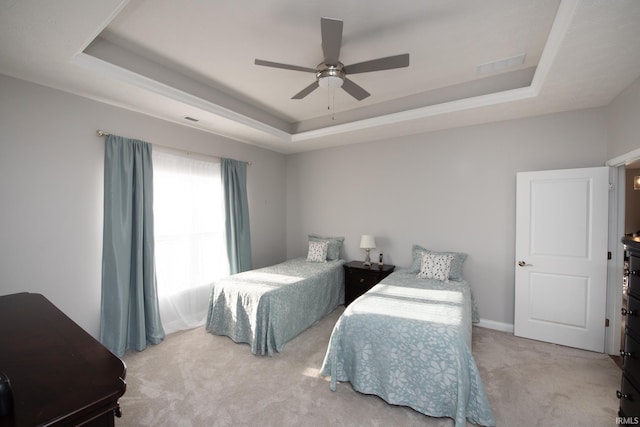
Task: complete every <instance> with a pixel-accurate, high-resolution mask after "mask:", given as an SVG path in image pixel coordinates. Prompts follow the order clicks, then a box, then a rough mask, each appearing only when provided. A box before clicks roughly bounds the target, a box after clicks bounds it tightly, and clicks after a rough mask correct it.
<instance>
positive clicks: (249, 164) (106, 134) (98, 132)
mask: <svg viewBox="0 0 640 427" xmlns="http://www.w3.org/2000/svg"><path fill="white" fill-rule="evenodd" d="M96 135H98V136H109V135H111V134H110V133H109V132H105V131H103V130H100V129H98V130H97V131H96ZM151 145H154V144H151ZM160 147H164V146H163V145H160ZM165 148H169V149H171V150H177V151H182V152H183V153H187V154H191V152H189V151H185V150H181V149H179V148H173V147H165ZM212 157H215V156H212ZM245 163H246V164H247V165H248V166H251V165H252V164H253V162H251V161H248V162H247V161H245Z"/></svg>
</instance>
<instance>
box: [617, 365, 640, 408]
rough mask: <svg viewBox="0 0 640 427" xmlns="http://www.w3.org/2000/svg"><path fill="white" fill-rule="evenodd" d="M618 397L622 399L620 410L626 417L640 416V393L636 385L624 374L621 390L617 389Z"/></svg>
mask: <svg viewBox="0 0 640 427" xmlns="http://www.w3.org/2000/svg"><path fill="white" fill-rule="evenodd" d="M616 394H617V396H618V399H620V412H621V414H624V415H623V416H625V417H637V416H640V393H638V389H637V388H636V386H635V385H634V384H633V383H632V382H631V381H630V380H629V379H628V378H627V376H626V375H624V374H623V375H622V384H621V386H620V390H618V391H617V393H616Z"/></svg>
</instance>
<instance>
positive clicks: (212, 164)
mask: <svg viewBox="0 0 640 427" xmlns="http://www.w3.org/2000/svg"><path fill="white" fill-rule="evenodd" d="M153 181H154V182H153V186H154V187H153V193H154V194H153V197H154V201H153V206H154V224H155V255H156V273H157V283H158V300H159V303H160V316H161V318H162V325H163V327H164V329H165V333H171V332H174V331H177V330H181V329H188V328H193V327H196V326H199V325H202V324H204V321H205V318H206V313H207V308H208V300H209V289H210V285H211V283H212V282H214V281H215V280H217V279H219V278H220V277H222V276H225V275H227V274H229V264H228V260H227V253H226V243H225V221H224V199H223V190H222V183H221V176H220V162H219V161H218V160H216V159H209V158H206V159H205V158H202V157H197V156H190V155H187V154H182V153H174V152H171V151H167V150H163V149H157V148H156V147H154V150H153Z"/></svg>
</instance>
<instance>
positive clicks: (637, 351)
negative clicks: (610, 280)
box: [617, 236, 640, 424]
mask: <svg viewBox="0 0 640 427" xmlns="http://www.w3.org/2000/svg"><path fill="white" fill-rule="evenodd" d="M622 243H623V244H624V248H625V251H626V256H627V257H628V268H627V270H626V271H625V275H626V276H627V277H626V279H627V300H626V302H627V303H626V307H623V308H622V316H623V317H624V320H623V321H624V322H625V324H626V326H625V334H624V348H623V349H622V350H621V351H620V355H621V356H622V357H623V362H622V384H621V386H620V390H618V391H617V395H618V398H619V399H620V410H619V413H618V415H619V416H620V417H622V418H623V421H624V420H627V419H628V420H632V419H633V420H635V419H640V418H635V417H640V238H638V237H631V236H625V237H623V238H622ZM623 424H624V423H623Z"/></svg>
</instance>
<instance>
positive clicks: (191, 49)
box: [0, 0, 640, 153]
mask: <svg viewBox="0 0 640 427" xmlns="http://www.w3.org/2000/svg"><path fill="white" fill-rule="evenodd" d="M321 17H330V18H335V19H340V20H342V21H344V31H343V41H342V49H341V52H340V60H341V62H343V63H344V64H345V65H349V64H353V63H357V62H361V61H366V60H370V59H376V58H380V57H385V56H391V55H396V54H402V53H409V54H410V57H411V59H410V65H409V67H407V68H401V69H395V70H386V71H378V72H372V73H363V74H357V75H353V76H350V77H349V78H350V79H351V80H353V81H354V82H355V83H357V84H358V85H360V86H362V87H363V88H365V89H366V90H367V91H369V92H370V93H371V96H370V97H368V98H366V99H364V100H363V101H357V100H355V99H354V98H352V97H351V96H350V95H348V94H347V93H346V92H344V91H342V90H337V91H335V92H329V91H327V90H326V89H322V88H319V89H317V90H315V91H314V92H312V93H311V94H310V95H309V96H307V97H306V98H304V99H302V100H292V99H291V97H292V96H293V95H294V94H296V93H297V92H299V91H300V90H302V89H303V88H304V87H306V86H307V85H309V84H310V83H312V82H313V81H314V79H315V76H314V75H313V74H312V73H305V72H299V71H291V70H284V69H276V68H268V67H261V66H257V65H255V64H254V59H256V58H258V59H263V60H267V61H274V62H280V63H286V64H292V65H299V66H303V67H308V68H315V67H316V65H317V64H318V63H320V62H322V59H323V58H322V49H321V46H320V18H321ZM520 54H524V55H525V60H524V62H523V63H522V64H519V65H518V64H517V65H515V66H513V67H510V68H505V69H502V70H497V71H494V72H490V73H485V74H478V72H477V68H478V66H480V65H483V64H487V63H492V62H494V61H498V60H502V59H506V58H510V57H513V56H516V55H520ZM0 73H3V74H6V75H9V76H13V77H17V78H21V79H25V80H28V81H32V82H35V83H39V84H43V85H46V86H50V87H54V88H57V89H61V90H64V91H68V92H72V93H75V94H78V95H81V96H85V97H87V98H91V99H96V100H99V101H103V102H107V103H109V104H113V105H117V106H121V107H124V108H127V109H130V110H134V111H139V112H142V113H145V114H149V115H152V116H155V117H159V118H163V119H166V120H170V121H172V122H176V123H181V124H183V125H185V126H191V127H195V128H199V129H202V130H205V131H208V132H212V133H215V134H220V135H224V136H227V137H230V138H233V139H237V140H240V141H244V142H248V143H251V144H255V145H259V146H263V147H266V148H270V149H273V150H276V151H279V152H283V153H294V152H300V151H307V150H312V149H318V148H323V147H329V146H336V145H341V144H349V143H357V142H364V141H370V140H378V139H386V138H391V137H395V136H399V135H409V134H415V133H419V132H425V131H432V130H438V129H446V128H451V127H458V126H465V125H471V124H477V123H487V122H494V121H499V120H506V119H512V118H518V117H526V116H531V115H539V114H546V113H551V112H557V111H565V110H575V109H582V108H590V107H597V106H603V105H607V104H608V103H609V102H610V101H611V100H612V99H613V98H614V97H615V96H616V95H617V94H618V93H620V91H622V90H623V89H624V88H625V87H626V86H628V85H629V84H630V83H632V82H633V81H634V80H635V79H637V78H638V77H639V76H640V1H637V0H537V1H532V0H483V1H482V2H478V1H468V0H430V1H428V2H427V1H416V0H395V1H390V0H374V1H371V0H369V1H364V0H362V1H354V0H351V1H349V0H341V1H337V0H325V1H323V2H319V1H315V2H305V1H300V0H244V1H243V2H240V3H239V2H231V1H221V0H218V1H207V0H181V1H179V2H178V1H175V0H131V1H123V0H100V1H93V2H88V1H86V0H58V1H55V2H50V1H42V0H5V1H3V2H1V3H0ZM185 116H188V117H192V118H195V119H198V120H199V121H198V122H192V121H189V120H186V119H185ZM104 130H106V131H111V132H117V129H104Z"/></svg>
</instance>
